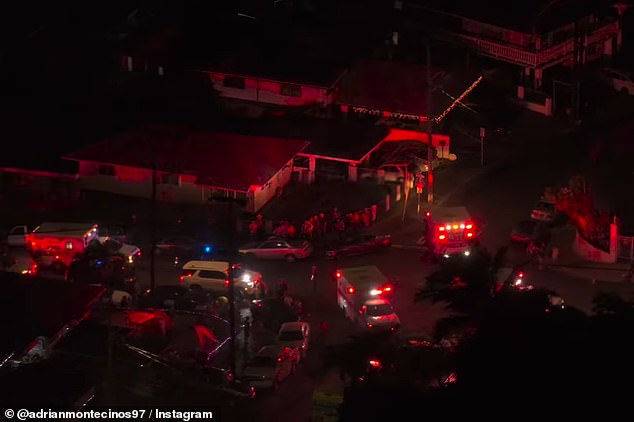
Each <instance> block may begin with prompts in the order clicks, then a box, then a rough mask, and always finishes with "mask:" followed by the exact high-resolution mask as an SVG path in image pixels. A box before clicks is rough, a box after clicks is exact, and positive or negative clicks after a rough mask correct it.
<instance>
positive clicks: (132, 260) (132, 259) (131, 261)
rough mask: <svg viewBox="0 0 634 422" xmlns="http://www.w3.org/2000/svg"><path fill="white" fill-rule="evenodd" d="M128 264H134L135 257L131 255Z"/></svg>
mask: <svg viewBox="0 0 634 422" xmlns="http://www.w3.org/2000/svg"><path fill="white" fill-rule="evenodd" d="M128 263H129V264H132V263H134V257H133V256H132V255H130V256H129V257H128Z"/></svg>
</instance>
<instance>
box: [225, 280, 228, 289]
mask: <svg viewBox="0 0 634 422" xmlns="http://www.w3.org/2000/svg"><path fill="white" fill-rule="evenodd" d="M225 287H229V279H226V280H225Z"/></svg>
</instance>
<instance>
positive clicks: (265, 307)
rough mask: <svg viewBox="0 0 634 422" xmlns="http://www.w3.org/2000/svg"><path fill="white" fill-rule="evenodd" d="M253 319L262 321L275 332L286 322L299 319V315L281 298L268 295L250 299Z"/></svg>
mask: <svg viewBox="0 0 634 422" xmlns="http://www.w3.org/2000/svg"><path fill="white" fill-rule="evenodd" d="M251 316H252V317H253V320H254V321H256V320H259V321H262V323H263V324H264V325H265V327H266V328H267V329H269V330H270V331H273V332H276V331H278V330H279V328H280V327H281V326H282V324H284V323H286V322H295V321H298V320H299V315H298V314H297V312H296V311H295V309H293V308H292V307H291V306H289V305H288V304H286V302H284V301H283V300H282V299H278V298H274V297H269V298H265V299H259V300H253V301H251Z"/></svg>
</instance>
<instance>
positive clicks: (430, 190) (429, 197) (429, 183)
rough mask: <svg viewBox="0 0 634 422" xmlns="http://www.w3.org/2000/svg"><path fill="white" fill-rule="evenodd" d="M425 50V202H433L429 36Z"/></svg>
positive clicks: (432, 119)
mask: <svg viewBox="0 0 634 422" xmlns="http://www.w3.org/2000/svg"><path fill="white" fill-rule="evenodd" d="M425 46H426V48H425V50H426V51H425V52H426V56H427V60H426V61H427V66H426V67H427V107H426V108H427V117H428V121H427V202H428V203H430V204H431V203H432V202H434V169H433V167H434V166H433V161H434V147H433V145H432V139H433V136H432V133H433V125H434V118H433V117H432V99H431V90H432V83H431V46H430V45H429V36H428V37H427V40H426V43H425Z"/></svg>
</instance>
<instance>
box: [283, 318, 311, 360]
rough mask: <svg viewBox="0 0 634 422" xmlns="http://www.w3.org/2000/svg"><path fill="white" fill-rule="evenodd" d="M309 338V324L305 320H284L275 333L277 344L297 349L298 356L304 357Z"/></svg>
mask: <svg viewBox="0 0 634 422" xmlns="http://www.w3.org/2000/svg"><path fill="white" fill-rule="evenodd" d="M309 339H310V326H309V325H308V323H307V322H285V323H284V324H282V326H281V327H280V331H279V332H278V334H277V344H278V345H280V346H286V347H290V348H291V349H296V350H299V356H298V360H299V358H300V357H305V356H306V352H307V351H308V342H309Z"/></svg>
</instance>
